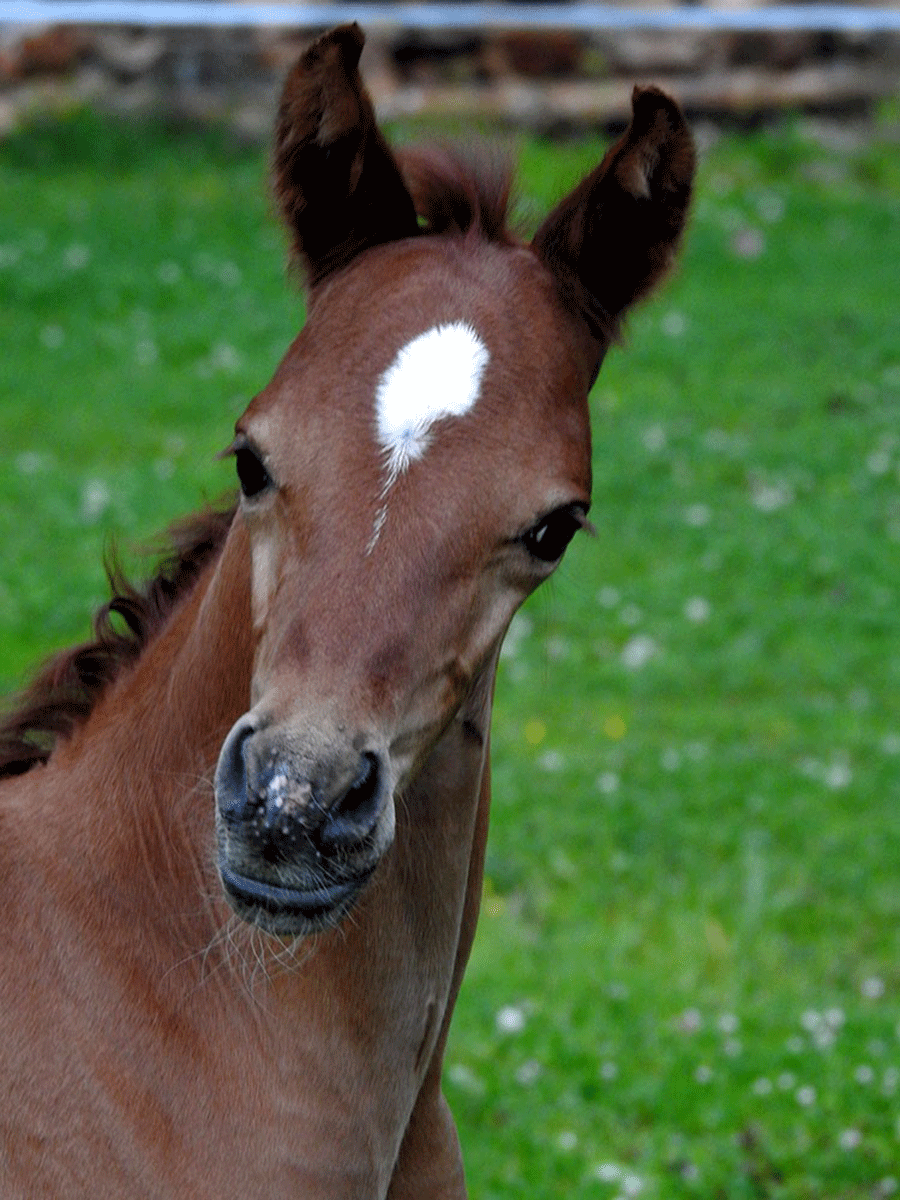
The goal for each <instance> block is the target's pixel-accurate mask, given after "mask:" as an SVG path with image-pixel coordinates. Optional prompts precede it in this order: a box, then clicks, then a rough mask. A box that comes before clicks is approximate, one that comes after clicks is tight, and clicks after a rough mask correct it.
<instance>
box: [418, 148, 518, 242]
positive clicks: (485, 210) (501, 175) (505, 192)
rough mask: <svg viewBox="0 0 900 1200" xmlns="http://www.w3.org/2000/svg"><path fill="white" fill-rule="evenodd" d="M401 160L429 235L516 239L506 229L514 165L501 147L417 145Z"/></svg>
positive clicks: (498, 240) (492, 240)
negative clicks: (446, 234) (463, 234)
mask: <svg viewBox="0 0 900 1200" xmlns="http://www.w3.org/2000/svg"><path fill="white" fill-rule="evenodd" d="M397 158H398V161H399V164H400V169H401V172H402V174H403V180H404V182H405V184H406V186H407V188H408V189H409V192H410V195H411V196H412V200H413V204H414V206H415V210H416V214H417V216H418V217H419V220H420V223H421V224H422V225H423V226H424V231H425V232H426V233H437V234H441V233H471V234H473V235H475V236H480V237H483V238H486V239H487V240H488V241H491V242H503V243H509V242H511V241H513V240H514V239H513V237H512V235H511V233H510V231H509V229H508V227H507V221H508V218H509V208H510V194H511V191H512V179H513V168H512V164H511V163H510V160H509V157H508V156H507V155H505V154H503V153H502V152H498V151H497V149H496V147H490V146H479V147H475V148H472V147H467V148H465V149H462V148H457V147H454V146H425V147H415V148H411V149H404V150H402V151H400V152H399V153H398V155H397Z"/></svg>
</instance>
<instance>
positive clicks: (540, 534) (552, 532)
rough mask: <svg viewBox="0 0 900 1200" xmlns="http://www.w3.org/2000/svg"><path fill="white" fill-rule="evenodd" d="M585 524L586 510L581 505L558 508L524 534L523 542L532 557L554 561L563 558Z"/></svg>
mask: <svg viewBox="0 0 900 1200" xmlns="http://www.w3.org/2000/svg"><path fill="white" fill-rule="evenodd" d="M584 524H585V520H584V512H583V511H582V509H581V508H580V507H567V508H558V509H557V510H556V511H555V512H552V513H549V514H548V515H547V516H546V517H542V518H541V520H540V521H538V523H537V525H533V526H532V527H531V529H529V530H528V532H527V533H525V534H523V535H522V542H523V543H524V545H525V549H526V550H527V551H528V553H529V554H530V555H531V556H532V558H537V559H539V560H540V561H541V562H545V563H554V562H556V561H557V560H558V559H560V558H562V556H563V553H564V551H565V549H566V547H567V546H568V544H569V542H571V540H572V538H573V537H574V536H575V534H576V533H577V532H578V530H579V529H583V528H584Z"/></svg>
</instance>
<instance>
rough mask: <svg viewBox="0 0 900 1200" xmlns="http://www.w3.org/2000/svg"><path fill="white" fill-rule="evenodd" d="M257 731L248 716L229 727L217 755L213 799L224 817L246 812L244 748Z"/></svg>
mask: <svg viewBox="0 0 900 1200" xmlns="http://www.w3.org/2000/svg"><path fill="white" fill-rule="evenodd" d="M255 732H256V727H255V725H254V723H253V721H252V719H251V718H250V716H249V715H244V716H243V717H241V719H240V720H239V721H238V722H237V723H236V724H235V725H233V726H232V728H231V732H230V733H229V734H228V737H227V738H226V739H225V742H224V744H223V746H222V750H221V753H220V754H219V762H218V766H217V767H216V779H215V789H216V800H217V803H218V806H219V811H220V812H221V814H222V815H223V816H227V817H232V818H241V817H243V816H244V815H245V814H246V813H247V811H248V805H249V804H250V796H249V791H248V788H247V759H246V754H245V746H246V743H247V741H248V739H249V738H251V737H252V736H253V734H254V733H255Z"/></svg>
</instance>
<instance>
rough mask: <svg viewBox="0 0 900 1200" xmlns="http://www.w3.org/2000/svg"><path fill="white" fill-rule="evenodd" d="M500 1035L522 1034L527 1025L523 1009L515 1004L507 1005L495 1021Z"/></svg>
mask: <svg viewBox="0 0 900 1200" xmlns="http://www.w3.org/2000/svg"><path fill="white" fill-rule="evenodd" d="M494 1023H495V1025H496V1027H497V1032H498V1033H509V1034H515V1033H521V1032H522V1030H523V1029H524V1028H525V1025H526V1023H527V1018H526V1016H525V1013H524V1011H523V1009H521V1008H519V1007H517V1006H516V1005H514V1004H507V1005H505V1006H504V1007H503V1008H501V1009H500V1011H499V1012H498V1013H497V1016H496V1017H495V1019H494Z"/></svg>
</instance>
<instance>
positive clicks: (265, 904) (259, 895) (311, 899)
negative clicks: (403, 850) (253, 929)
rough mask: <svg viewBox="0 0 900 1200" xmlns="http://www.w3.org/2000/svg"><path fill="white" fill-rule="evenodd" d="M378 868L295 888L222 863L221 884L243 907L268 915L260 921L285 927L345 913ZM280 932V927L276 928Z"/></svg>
mask: <svg viewBox="0 0 900 1200" xmlns="http://www.w3.org/2000/svg"><path fill="white" fill-rule="evenodd" d="M374 870H375V868H374V867H372V869H371V870H369V871H365V872H363V873H362V874H360V875H357V876H356V877H355V878H353V879H348V880H343V881H342V882H340V883H330V884H325V885H323V886H321V887H313V888H293V887H286V886H284V885H283V884H275V883H268V882H266V881H265V880H262V879H255V878H253V877H252V876H249V875H241V874H239V873H238V872H237V871H233V870H232V869H231V868H230V867H228V866H226V865H225V864H224V863H220V864H219V875H220V877H221V880H222V886H223V887H224V889H225V892H226V894H227V896H228V897H229V899H231V900H233V901H235V902H236V903H237V904H238V905H240V906H241V908H244V909H249V910H251V911H252V912H254V913H259V914H260V915H262V914H265V917H264V918H263V920H262V921H260V922H258V923H259V924H263V925H265V924H268V923H270V922H267V921H266V919H265V918H271V923H273V924H277V925H278V927H279V930H280V929H281V927H282V926H287V925H291V924H294V923H296V924H298V926H306V927H310V926H314V925H324V924H328V923H329V919H330V918H334V917H335V916H337V915H342V914H343V912H344V911H345V910H346V909H347V908H348V907H349V904H350V903H351V902H352V901H353V900H354V899H355V898H356V896H357V895H358V894H359V892H361V891H362V889H363V887H364V886H365V885H366V884H367V883H368V881H369V879H370V878H371V877H372V875H373V873H374ZM251 919H253V918H251ZM276 931H278V930H276Z"/></svg>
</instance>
